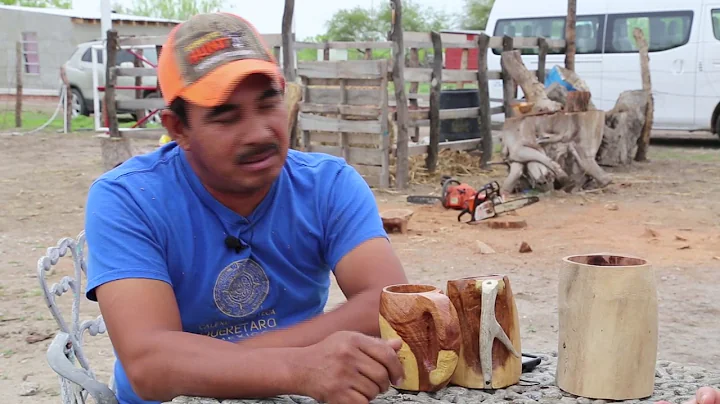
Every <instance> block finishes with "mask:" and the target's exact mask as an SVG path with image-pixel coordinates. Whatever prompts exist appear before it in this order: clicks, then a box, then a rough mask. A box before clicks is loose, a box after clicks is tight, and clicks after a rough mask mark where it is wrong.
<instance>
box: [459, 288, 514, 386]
mask: <svg viewBox="0 0 720 404" xmlns="http://www.w3.org/2000/svg"><path fill="white" fill-rule="evenodd" d="M447 295H448V297H449V298H450V301H452V303H453V305H454V306H455V309H456V311H457V313H458V318H459V320H460V329H461V333H462V341H463V342H462V345H461V348H460V355H459V359H458V365H457V367H456V368H455V372H454V373H453V377H452V379H451V382H452V383H453V384H456V385H459V386H463V387H467V388H473V389H501V388H505V387H507V386H511V385H514V384H516V383H517V382H518V381H520V375H521V374H522V358H521V354H520V353H521V352H522V350H521V343H520V319H519V316H518V311H517V307H516V306H515V298H514V296H513V293H512V288H511V287H510V280H509V279H508V277H507V276H503V275H488V276H480V277H473V278H463V279H457V280H450V281H448V283H447Z"/></svg>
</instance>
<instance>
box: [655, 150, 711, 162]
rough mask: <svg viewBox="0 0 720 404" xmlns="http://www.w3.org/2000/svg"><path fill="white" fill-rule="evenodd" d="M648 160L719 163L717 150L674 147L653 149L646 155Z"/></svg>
mask: <svg viewBox="0 0 720 404" xmlns="http://www.w3.org/2000/svg"><path fill="white" fill-rule="evenodd" d="M648 158H649V159H650V160H660V161H694V162H698V163H715V162H720V153H719V152H718V150H717V149H687V148H675V147H653V148H651V149H650V152H649V153H648Z"/></svg>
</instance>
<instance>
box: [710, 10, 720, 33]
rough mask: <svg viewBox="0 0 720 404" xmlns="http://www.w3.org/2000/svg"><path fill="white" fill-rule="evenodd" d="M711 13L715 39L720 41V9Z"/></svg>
mask: <svg viewBox="0 0 720 404" xmlns="http://www.w3.org/2000/svg"><path fill="white" fill-rule="evenodd" d="M711 13H712V27H713V34H715V39H717V40H719V41H720V9H717V8H716V9H713V10H712V12H711Z"/></svg>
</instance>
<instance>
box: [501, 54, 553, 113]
mask: <svg viewBox="0 0 720 404" xmlns="http://www.w3.org/2000/svg"><path fill="white" fill-rule="evenodd" d="M501 58H502V61H504V62H503V65H504V66H505V68H506V69H507V72H508V74H509V75H510V76H511V77H512V79H513V81H515V82H516V83H517V84H518V85H519V86H520V88H522V90H523V93H525V98H526V99H527V100H528V102H530V103H532V104H534V105H533V109H532V113H534V114H547V113H553V112H557V111H560V110H561V109H562V105H560V104H559V103H557V102H555V101H553V100H551V99H549V98H548V96H547V94H546V93H545V86H544V85H543V84H542V83H540V82H539V81H538V79H537V75H536V74H533V73H532V72H530V71H529V70H528V69H527V68H526V67H525V64H524V63H523V61H522V58H521V57H520V51H517V50H513V51H504V52H503V53H502V56H501Z"/></svg>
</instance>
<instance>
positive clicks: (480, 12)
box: [458, 0, 494, 35]
mask: <svg viewBox="0 0 720 404" xmlns="http://www.w3.org/2000/svg"><path fill="white" fill-rule="evenodd" d="M493 3H494V0H465V6H464V12H463V13H462V14H461V15H460V16H459V22H458V25H459V26H460V28H462V29H472V30H479V31H482V30H484V29H485V26H486V25H487V20H488V17H489V16H490V10H492V6H493ZM488 35H490V34H488Z"/></svg>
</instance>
